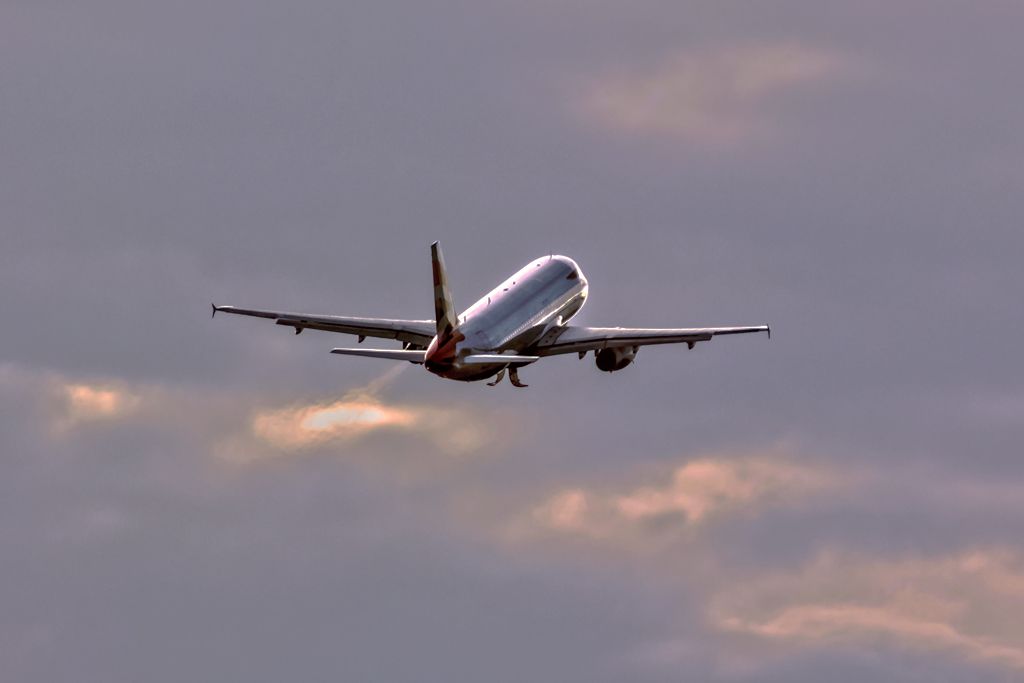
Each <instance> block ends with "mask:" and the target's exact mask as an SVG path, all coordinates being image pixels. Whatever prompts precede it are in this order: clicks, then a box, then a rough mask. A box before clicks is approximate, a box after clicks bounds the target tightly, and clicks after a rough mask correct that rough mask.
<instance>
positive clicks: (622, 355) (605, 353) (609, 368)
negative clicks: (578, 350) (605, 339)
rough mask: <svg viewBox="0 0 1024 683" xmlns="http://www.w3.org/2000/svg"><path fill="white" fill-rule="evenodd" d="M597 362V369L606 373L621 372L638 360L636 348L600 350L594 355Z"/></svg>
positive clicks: (622, 347)
mask: <svg viewBox="0 0 1024 683" xmlns="http://www.w3.org/2000/svg"><path fill="white" fill-rule="evenodd" d="M594 357H595V360H596V362H597V369H598V370H604V371H605V372H615V371H616V370H621V369H622V368H624V367H626V366H627V365H629V364H630V363H632V362H633V359H634V358H636V347H635V346H616V347H613V348H610V349H600V350H599V351H597V352H596V353H595V354H594Z"/></svg>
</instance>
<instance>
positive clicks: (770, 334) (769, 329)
mask: <svg viewBox="0 0 1024 683" xmlns="http://www.w3.org/2000/svg"><path fill="white" fill-rule="evenodd" d="M765 327H766V328H768V338H769V339H771V338H772V326H771V325H765Z"/></svg>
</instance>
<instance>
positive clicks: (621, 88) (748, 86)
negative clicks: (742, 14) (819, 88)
mask: <svg viewBox="0 0 1024 683" xmlns="http://www.w3.org/2000/svg"><path fill="white" fill-rule="evenodd" d="M839 67H840V60H839V59H838V58H837V57H836V56H835V55H833V54H830V53H826V52H822V51H820V50H816V49H811V48H808V47H805V46H801V45H797V44H776V45H757V46H746V47H740V48H731V49H723V48H719V49H713V50H703V51H694V52H682V53H678V54H675V55H673V56H671V57H669V58H668V59H666V60H665V61H664V62H662V63H661V64H659V65H657V66H656V67H654V68H653V69H648V70H634V71H618V72H615V73H609V74H607V75H605V76H604V77H602V78H600V79H598V80H597V81H596V82H594V83H592V84H591V85H590V86H589V87H588V88H586V89H585V91H584V93H583V95H582V96H581V98H580V109H581V112H582V113H583V115H584V116H585V118H587V119H588V120H590V121H593V122H596V123H597V124H599V125H601V126H603V127H606V128H610V129H613V130H617V131H620V132H624V133H650V134H657V135H668V136H672V137H675V138H679V139H683V140H686V141H689V142H696V143H701V144H709V145H728V144H732V143H736V142H739V141H741V140H743V139H745V138H747V137H749V136H751V135H753V134H757V133H763V132H764V131H765V129H766V127H767V126H766V123H765V118H766V117H767V114H766V110H767V108H768V106H769V105H770V104H771V103H772V100H773V99H774V98H777V97H779V96H781V95H783V94H785V93H787V92H790V91H792V90H794V89H795V88H798V87H800V86H806V85H808V84H811V83H814V82H817V81H821V80H822V79H824V78H826V77H828V76H830V75H833V74H835V73H836V72H837V71H838V70H839Z"/></svg>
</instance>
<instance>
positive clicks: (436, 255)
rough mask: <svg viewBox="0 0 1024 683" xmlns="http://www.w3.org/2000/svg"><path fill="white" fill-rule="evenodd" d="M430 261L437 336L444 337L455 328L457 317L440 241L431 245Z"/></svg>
mask: <svg viewBox="0 0 1024 683" xmlns="http://www.w3.org/2000/svg"><path fill="white" fill-rule="evenodd" d="M430 261H431V265H432V266H433V269H434V316H435V318H436V319H437V336H438V339H444V338H445V337H446V336H448V335H449V334H451V332H452V330H454V329H455V324H456V318H455V305H454V304H453V303H452V292H451V290H450V289H448V272H447V271H446V270H445V267H444V254H442V253H441V243H440V242H434V243H433V244H431V245H430Z"/></svg>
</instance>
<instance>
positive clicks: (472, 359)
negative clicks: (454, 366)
mask: <svg viewBox="0 0 1024 683" xmlns="http://www.w3.org/2000/svg"><path fill="white" fill-rule="evenodd" d="M459 360H460V361H461V362H462V363H463V364H465V365H493V364H495V363H533V362H534V361H538V360H540V356H512V355H509V354H505V353H474V354H472V355H470V356H466V357H464V358H460V359H459Z"/></svg>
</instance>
